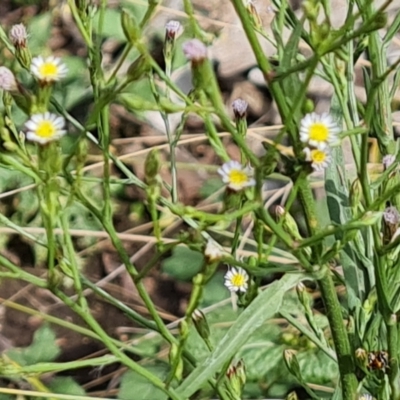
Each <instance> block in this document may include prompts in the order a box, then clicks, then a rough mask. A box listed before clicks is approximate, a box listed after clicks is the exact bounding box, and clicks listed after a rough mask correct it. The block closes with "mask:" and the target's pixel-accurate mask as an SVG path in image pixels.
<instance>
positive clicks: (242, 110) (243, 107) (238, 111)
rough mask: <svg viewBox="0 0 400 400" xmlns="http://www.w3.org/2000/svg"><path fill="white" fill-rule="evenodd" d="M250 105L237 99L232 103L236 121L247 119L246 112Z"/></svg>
mask: <svg viewBox="0 0 400 400" xmlns="http://www.w3.org/2000/svg"><path fill="white" fill-rule="evenodd" d="M248 106H249V103H248V102H247V101H246V100H243V99H240V98H239V99H236V100H234V101H233V102H232V108H233V113H234V114H235V118H236V119H243V118H245V117H246V111H247V107H248Z"/></svg>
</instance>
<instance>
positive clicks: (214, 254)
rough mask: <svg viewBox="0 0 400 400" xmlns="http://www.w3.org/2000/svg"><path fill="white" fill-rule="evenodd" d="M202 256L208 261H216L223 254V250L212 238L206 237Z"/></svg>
mask: <svg viewBox="0 0 400 400" xmlns="http://www.w3.org/2000/svg"><path fill="white" fill-rule="evenodd" d="M204 256H205V257H206V258H207V259H208V261H211V262H213V261H218V260H220V259H221V258H222V257H223V256H224V251H223V249H222V248H221V247H220V246H219V245H218V244H217V243H216V242H215V241H214V240H212V239H208V241H207V245H206V248H205V250H204Z"/></svg>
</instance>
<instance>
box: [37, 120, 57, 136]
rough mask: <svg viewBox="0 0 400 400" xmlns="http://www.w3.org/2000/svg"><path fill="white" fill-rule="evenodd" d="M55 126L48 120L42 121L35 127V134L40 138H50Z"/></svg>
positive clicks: (53, 133) (54, 131)
mask: <svg viewBox="0 0 400 400" xmlns="http://www.w3.org/2000/svg"><path fill="white" fill-rule="evenodd" d="M55 133H56V128H55V127H54V125H53V123H52V122H50V121H42V122H40V123H39V125H38V127H37V129H36V135H38V136H40V137H42V138H51V137H53V136H54V135H55Z"/></svg>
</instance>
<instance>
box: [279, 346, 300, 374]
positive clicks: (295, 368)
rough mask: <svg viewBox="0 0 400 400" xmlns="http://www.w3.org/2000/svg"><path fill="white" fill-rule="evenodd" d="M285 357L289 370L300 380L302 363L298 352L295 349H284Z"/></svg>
mask: <svg viewBox="0 0 400 400" xmlns="http://www.w3.org/2000/svg"><path fill="white" fill-rule="evenodd" d="M283 359H284V361H285V364H286V367H287V369H288V370H289V372H290V373H291V374H292V375H293V376H294V377H295V378H296V379H298V380H299V381H301V380H302V377H301V373H300V365H299V361H298V360H297V357H296V353H295V351H293V350H284V352H283Z"/></svg>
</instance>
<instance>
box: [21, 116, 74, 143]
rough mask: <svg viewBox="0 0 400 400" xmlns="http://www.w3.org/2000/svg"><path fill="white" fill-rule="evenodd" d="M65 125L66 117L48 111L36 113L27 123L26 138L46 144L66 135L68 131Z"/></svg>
mask: <svg viewBox="0 0 400 400" xmlns="http://www.w3.org/2000/svg"><path fill="white" fill-rule="evenodd" d="M64 126H65V120H64V118H63V117H60V116H58V115H56V114H52V113H50V112H48V111H47V112H45V113H44V114H34V115H32V116H31V118H30V119H29V120H28V121H27V122H26V123H25V128H26V129H27V132H26V138H27V139H28V140H31V141H33V142H38V143H40V144H46V143H48V142H52V141H54V140H58V139H60V138H61V137H62V136H64V135H65V134H66V133H67V131H66V130H64Z"/></svg>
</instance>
